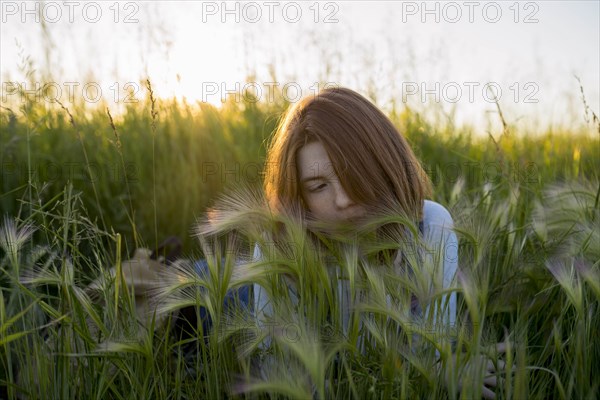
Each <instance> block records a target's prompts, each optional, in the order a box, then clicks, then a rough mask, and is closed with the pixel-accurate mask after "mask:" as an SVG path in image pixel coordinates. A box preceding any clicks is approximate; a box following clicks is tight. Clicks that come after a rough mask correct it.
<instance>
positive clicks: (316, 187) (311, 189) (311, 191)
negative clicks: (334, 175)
mask: <svg viewBox="0 0 600 400" xmlns="http://www.w3.org/2000/svg"><path fill="white" fill-rule="evenodd" d="M326 186H327V184H326V183H321V184H320V185H317V186H314V187H312V188H309V189H308V191H309V192H310V193H313V192H318V191H319V190H321V189H324V188H325V187H326Z"/></svg>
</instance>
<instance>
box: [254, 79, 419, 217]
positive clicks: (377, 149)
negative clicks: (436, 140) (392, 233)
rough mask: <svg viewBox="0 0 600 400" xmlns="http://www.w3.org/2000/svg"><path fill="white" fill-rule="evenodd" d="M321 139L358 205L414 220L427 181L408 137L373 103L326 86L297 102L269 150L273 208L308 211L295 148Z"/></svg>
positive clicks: (267, 186) (268, 195)
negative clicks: (402, 215) (400, 214)
mask: <svg viewBox="0 0 600 400" xmlns="http://www.w3.org/2000/svg"><path fill="white" fill-rule="evenodd" d="M312 141H320V142H321V143H322V144H323V146H324V147H325V149H326V151H327V153H328V155H329V158H330V160H331V162H332V164H333V168H334V171H335V172H336V174H337V176H338V177H339V179H340V183H341V185H342V187H343V188H344V190H345V191H346V193H347V194H348V196H350V197H351V198H352V200H354V201H355V202H357V203H358V204H362V205H365V206H367V207H374V208H378V209H388V210H391V209H393V210H399V211H401V212H402V213H403V214H405V216H408V217H410V218H411V219H412V220H415V221H418V220H420V219H421V218H422V210H423V204H424V199H425V198H426V197H428V196H430V195H431V181H430V179H429V177H428V176H427V174H426V173H425V171H424V170H423V168H422V166H421V163H420V162H419V161H418V159H417V158H416V156H415V154H414V153H413V151H412V149H411V148H410V146H409V144H408V142H407V140H406V139H405V138H404V136H402V134H400V132H399V131H398V130H397V129H396V127H395V126H394V125H393V123H392V122H391V121H390V119H389V118H388V117H387V116H385V115H384V114H383V113H382V112H381V111H380V110H379V109H378V108H377V107H376V106H375V105H374V104H373V103H371V102H370V101H369V100H367V99H366V98H365V97H363V96H361V95H360V94H358V93H356V92H355V91H353V90H350V89H346V88H339V87H338V88H328V89H324V90H322V91H320V92H319V93H318V94H317V95H313V96H309V97H306V98H304V99H303V100H301V101H300V102H298V103H296V104H295V105H293V106H292V107H290V108H289V110H288V111H287V112H286V114H285V115H284V117H283V118H282V120H281V122H280V124H279V127H278V129H277V131H276V132H275V135H274V136H273V138H272V141H271V143H270V145H269V148H268V154H267V160H266V161H267V162H266V167H265V176H264V189H265V195H266V198H267V201H268V203H269V205H270V207H271V209H272V210H274V211H275V212H278V213H288V212H296V211H298V210H300V211H302V210H304V211H306V204H305V202H304V200H303V198H302V191H301V187H300V180H299V174H298V170H297V166H296V157H297V155H298V150H300V149H301V148H302V146H304V145H305V144H307V143H309V142H312Z"/></svg>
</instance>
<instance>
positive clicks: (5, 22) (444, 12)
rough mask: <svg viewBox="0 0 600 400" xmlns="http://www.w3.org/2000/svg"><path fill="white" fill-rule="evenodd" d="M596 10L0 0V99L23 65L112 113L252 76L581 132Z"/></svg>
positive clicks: (299, 90)
mask: <svg viewBox="0 0 600 400" xmlns="http://www.w3.org/2000/svg"><path fill="white" fill-rule="evenodd" d="M599 4H600V2H597V1H535V2H531V1H520V2H517V1H497V2H489V1H480V2H479V1H474V2H468V1H466V2H460V1H458V2H438V1H430V2H421V1H418V2H412V1H398V2H367V1H354V2H327V1H323V2H314V1H310V2H277V1H274V2H269V1H266V2H260V1H259V2H228V3H223V2H200V1H180V2H152V3H150V2H133V1H122V2H115V1H109V2H61V1H57V2H44V3H39V2H11V1H2V3H1V7H2V17H1V18H2V25H1V31H0V38H1V39H0V40H1V41H0V60H1V70H0V77H1V79H2V103H5V102H7V101H15V100H18V98H17V97H16V96H18V95H17V94H16V91H15V90H14V88H15V86H14V82H23V81H25V77H24V73H23V71H20V70H19V64H20V63H21V61H20V60H21V58H22V57H24V56H27V55H29V56H30V57H31V59H32V60H33V62H34V64H35V66H36V68H37V69H38V70H44V69H45V68H49V70H50V72H51V76H52V81H53V82H55V85H56V87H57V88H59V89H60V93H59V92H58V91H55V92H53V93H54V94H55V95H56V96H58V97H59V98H60V99H61V100H62V101H65V102H67V103H68V102H69V100H70V98H69V95H70V94H72V95H73V96H81V97H83V98H85V99H86V100H87V101H88V102H90V103H92V102H93V101H92V100H95V98H97V97H98V96H101V98H102V99H103V100H105V101H107V102H108V103H109V107H111V104H112V106H114V107H115V108H118V105H119V104H122V102H123V101H124V100H125V99H126V90H127V89H128V88H132V89H133V90H134V91H135V90H136V88H139V91H138V92H137V93H136V94H135V97H137V98H141V97H143V96H144V94H143V88H141V85H140V81H141V80H142V79H145V78H146V77H150V79H151V81H152V83H153V88H154V90H155V92H156V93H157V94H158V95H159V96H161V97H171V96H177V97H180V98H182V97H185V98H186V99H187V100H188V101H190V102H193V101H205V102H209V103H211V104H217V105H218V104H220V102H221V98H222V97H224V96H226V95H227V92H228V91H231V90H235V89H239V88H242V87H243V86H244V84H245V83H246V82H247V78H248V76H252V81H254V82H256V83H257V84H259V85H265V84H267V89H268V87H269V85H270V86H271V87H272V86H273V85H276V84H277V85H279V87H280V88H283V87H284V86H285V88H286V92H285V93H286V94H287V96H288V98H289V99H290V100H292V101H293V100H294V99H296V98H297V97H298V96H299V95H308V94H310V93H312V92H313V90H314V87H315V84H316V83H317V82H323V81H329V82H333V83H335V84H339V85H342V86H348V87H351V88H353V89H355V90H357V91H359V92H362V93H364V94H368V95H372V96H373V97H376V99H375V101H376V102H377V104H379V105H380V106H381V107H382V108H384V109H389V108H390V105H391V104H392V99H395V100H396V103H397V104H399V102H402V103H405V104H408V105H409V106H410V107H412V108H414V109H417V110H420V111H423V112H426V113H429V114H430V115H431V116H432V117H437V118H441V119H444V118H449V117H450V116H452V118H453V119H454V120H455V121H456V122H457V123H458V124H462V123H468V124H471V125H473V126H475V127H476V128H477V129H478V130H480V131H482V132H484V131H485V130H487V129H491V127H490V125H489V123H490V122H489V121H492V122H493V124H497V123H498V118H497V116H496V115H495V110H496V106H495V104H494V93H495V94H496V96H497V97H498V98H499V102H500V105H501V106H502V109H503V112H504V114H505V116H506V117H507V119H508V120H509V122H517V121H518V123H519V124H523V126H525V127H540V126H550V125H562V126H568V125H571V124H581V123H583V122H584V121H583V105H582V102H581V100H580V92H579V83H578V82H577V80H576V79H575V77H574V76H578V77H579V78H580V79H581V82H582V84H583V87H584V90H585V91H586V98H587V101H588V103H589V105H590V107H591V108H592V110H593V111H595V112H596V114H599V111H598V110H599V107H600V25H599V24H600V5H599ZM273 74H274V75H275V81H276V83H270V82H273V81H274V77H273ZM43 83H44V82H42V83H41V84H42V85H43ZM128 85H129V86H128ZM28 89H30V88H28ZM261 97H262V98H263V99H267V100H268V90H266V89H265V88H264V87H263V91H262V93H261ZM494 129H495V128H494Z"/></svg>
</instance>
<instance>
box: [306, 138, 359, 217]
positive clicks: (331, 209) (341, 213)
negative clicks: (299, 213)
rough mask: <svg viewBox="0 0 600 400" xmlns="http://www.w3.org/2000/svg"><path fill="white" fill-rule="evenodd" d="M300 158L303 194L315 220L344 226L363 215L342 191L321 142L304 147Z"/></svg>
mask: <svg viewBox="0 0 600 400" xmlns="http://www.w3.org/2000/svg"><path fill="white" fill-rule="evenodd" d="M297 157H298V159H297V167H298V176H299V177H300V190H301V192H302V195H303V197H304V200H305V202H306V205H307V207H308V209H309V211H310V212H311V213H312V215H313V217H314V218H316V219H317V220H320V221H331V222H342V221H348V220H352V219H354V218H357V217H361V216H363V215H364V213H365V208H364V207H363V206H361V205H359V204H356V203H355V202H354V201H352V199H351V198H350V197H349V196H348V194H347V193H346V191H345V190H344V189H343V188H342V185H341V184H340V181H339V179H338V177H337V175H336V173H335V171H334V169H333V164H332V163H331V160H330V159H329V155H328V154H327V151H326V150H325V147H323V145H322V144H321V142H311V143H308V144H306V145H304V146H303V147H302V148H301V149H300V150H299V151H298V155H297Z"/></svg>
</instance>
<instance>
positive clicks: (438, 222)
mask: <svg viewBox="0 0 600 400" xmlns="http://www.w3.org/2000/svg"><path fill="white" fill-rule="evenodd" d="M453 227H454V225H453V221H452V217H451V216H450V213H449V212H448V210H446V208H444V206H442V205H441V204H438V203H436V202H434V201H430V200H425V203H424V207H423V232H422V241H423V245H424V247H425V248H424V249H422V254H421V257H423V258H422V260H423V262H422V265H423V266H424V268H425V269H426V271H422V272H425V273H427V274H429V275H430V278H431V279H430V281H431V285H433V286H436V283H437V288H438V289H439V284H440V282H441V287H442V289H448V288H450V286H451V284H452V281H453V279H454V276H455V274H456V271H457V268H458V240H457V238H456V234H455V233H454V231H453ZM260 258H261V253H260V250H259V248H258V245H257V246H256V247H255V249H254V259H255V260H259V259H260ZM347 285H348V282H347V281H343V280H340V281H339V283H338V292H339V293H338V294H339V295H340V296H348V295H349V290H348V288H347V287H345V286H347ZM253 289H254V290H253V292H254V303H253V304H254V315H255V317H256V318H257V322H258V324H259V325H261V321H263V322H264V321H265V318H267V317H268V316H269V315H272V313H273V308H272V305H271V304H270V299H269V297H268V295H267V292H266V290H264V288H262V287H261V286H260V285H258V284H254V288H253ZM290 297H291V298H292V300H293V296H290ZM296 300H297V299H296ZM342 300H344V302H346V301H349V300H347V299H342ZM346 304H350V303H349V302H348V303H346ZM388 305H389V298H388ZM438 310H441V311H442V313H443V315H442V321H443V323H444V325H445V327H454V324H455V321H456V293H455V292H454V291H453V292H451V293H450V294H446V295H444V296H443V297H442V299H441V302H440V307H436V308H435V310H434V318H433V320H434V321H436V320H437V311H438ZM429 313H430V308H429V307H428V306H427V305H425V317H426V318H427V317H428V316H429ZM349 315H350V310H346V311H345V312H344V315H342V319H343V320H342V326H343V328H344V333H345V334H346V333H347V329H348V320H349ZM270 340H271V339H270V338H266V339H265V342H264V343H263V344H264V345H265V346H269V345H270Z"/></svg>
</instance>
